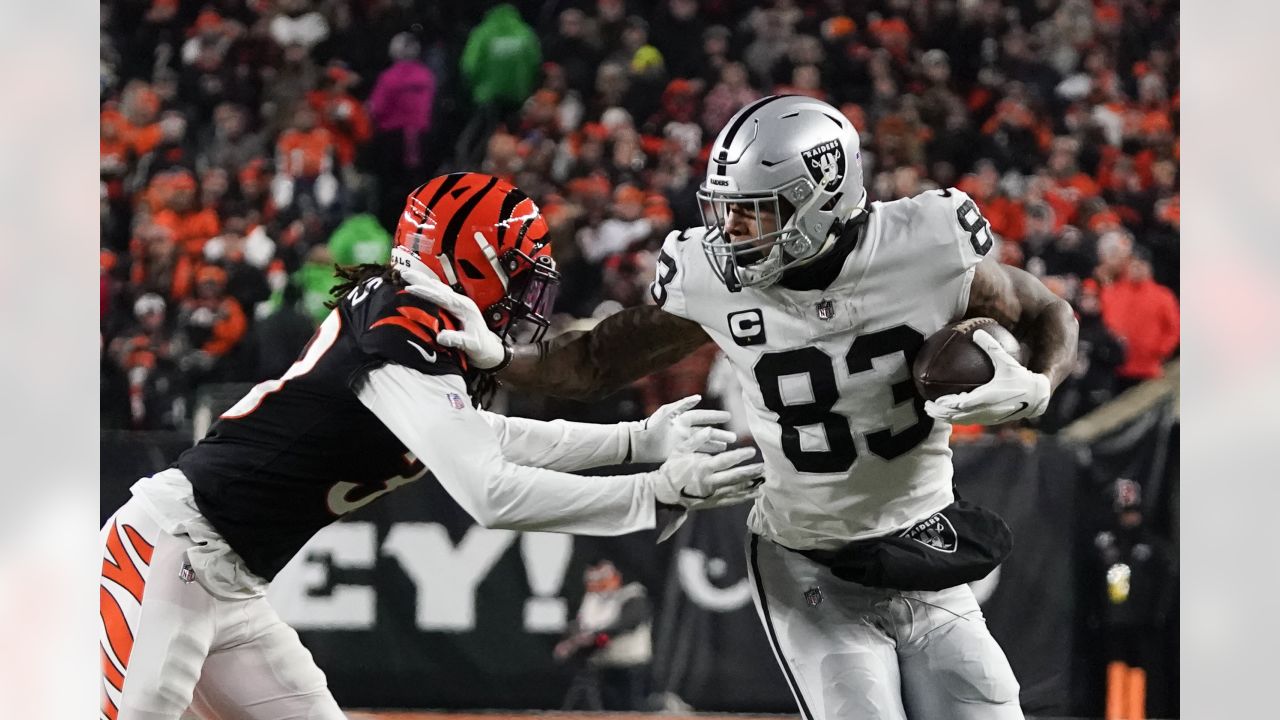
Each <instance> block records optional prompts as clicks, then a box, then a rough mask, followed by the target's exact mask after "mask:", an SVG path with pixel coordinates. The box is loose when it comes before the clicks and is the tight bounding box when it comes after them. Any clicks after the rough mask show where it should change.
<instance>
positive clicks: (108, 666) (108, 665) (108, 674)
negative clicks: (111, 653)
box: [98, 646, 124, 690]
mask: <svg viewBox="0 0 1280 720" xmlns="http://www.w3.org/2000/svg"><path fill="white" fill-rule="evenodd" d="M98 651H99V653H101V655H102V676H103V677H104V678H106V679H107V682H108V683H110V684H111V687H113V688H115V689H116V690H123V689H124V675H123V674H122V673H121V672H120V669H119V668H117V667H116V664H115V663H113V662H111V658H110V657H108V656H107V649H106V648H104V647H102V646H98Z"/></svg>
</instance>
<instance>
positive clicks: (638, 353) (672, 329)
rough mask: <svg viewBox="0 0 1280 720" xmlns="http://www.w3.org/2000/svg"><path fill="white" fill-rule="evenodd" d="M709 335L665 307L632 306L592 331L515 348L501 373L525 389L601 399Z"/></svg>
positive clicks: (681, 355)
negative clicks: (672, 313) (511, 357)
mask: <svg viewBox="0 0 1280 720" xmlns="http://www.w3.org/2000/svg"><path fill="white" fill-rule="evenodd" d="M709 339H710V338H708V337H707V334H706V332H705V331H704V330H703V329H702V328H701V326H699V325H698V324H697V323H694V322H691V321H689V320H685V319H683V318H678V317H676V316H674V315H671V314H669V313H666V312H663V311H662V310H661V309H660V308H657V307H653V306H649V305H646V306H642V307H634V308H628V309H626V310H623V311H622V312H620V313H617V314H615V315H611V316H609V317H607V318H605V319H604V320H602V321H600V324H598V325H596V326H595V327H594V328H593V329H591V330H590V331H588V332H585V333H566V334H565V335H561V336H559V337H557V338H554V339H552V340H550V341H547V342H544V343H539V344H537V345H527V346H521V347H518V348H516V350H515V355H514V358H513V359H512V361H511V364H510V365H508V366H507V368H506V369H505V370H503V371H502V372H501V373H500V374H499V377H500V378H501V379H502V380H503V381H504V382H507V383H509V384H511V385H512V386H514V387H516V388H518V389H520V390H525V391H531V392H538V393H542V394H546V395H556V396H559V397H568V398H574V399H579V400H589V399H596V398H600V397H603V396H605V395H608V394H610V393H612V392H615V391H617V390H619V389H621V388H622V387H625V386H626V385H628V384H630V383H632V382H634V381H636V380H638V379H640V378H642V377H644V376H645V375H648V374H649V373H651V372H654V371H656V370H661V369H662V368H665V367H668V366H669V365H671V364H672V363H675V362H677V361H679V360H680V359H682V358H684V357H685V356H687V355H688V354H689V353H691V352H693V351H694V350H697V349H698V348H699V347H701V346H702V345H703V344H705V343H706V342H707V341H708V340H709Z"/></svg>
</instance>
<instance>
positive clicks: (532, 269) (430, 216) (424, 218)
mask: <svg viewBox="0 0 1280 720" xmlns="http://www.w3.org/2000/svg"><path fill="white" fill-rule="evenodd" d="M391 256H392V263H394V264H396V265H398V266H401V267H407V268H411V269H416V270H419V271H421V270H423V267H424V266H425V268H426V269H427V270H430V271H431V272H432V273H433V274H434V275H435V276H436V277H437V278H439V279H440V280H441V282H445V283H448V284H449V286H450V287H452V288H453V290H454V292H458V293H461V294H463V295H466V296H467V297H469V298H471V299H472V300H473V301H474V302H475V304H476V306H477V307H479V308H480V310H481V312H483V313H484V317H485V321H486V323H487V324H488V325H489V329H491V330H493V331H494V332H495V333H497V334H498V335H500V336H502V337H504V338H505V337H506V336H507V335H508V334H509V333H510V332H511V330H512V328H513V327H514V326H515V325H516V324H517V322H518V321H521V320H524V321H527V322H529V323H530V324H532V325H533V337H532V338H530V339H531V340H532V341H537V340H539V339H541V337H542V335H543V334H544V333H545V332H546V329H547V326H548V325H549V324H550V321H549V320H548V318H547V316H548V315H549V314H550V309H551V306H552V303H553V301H554V299H555V290H556V286H557V285H558V283H559V282H560V273H559V272H557V271H556V264H555V261H554V260H553V259H552V258H551V246H550V238H549V236H548V229H547V222H546V220H544V219H543V218H542V211H541V210H539V209H538V206H537V205H536V204H534V202H533V200H532V199H531V198H530V197H529V196H528V195H526V194H525V193H523V192H522V191H521V190H520V189H519V188H517V187H515V186H514V185H512V184H511V183H508V182H506V181H505V180H501V179H499V178H496V177H493V176H490V175H482V174H480V173H473V172H462V173H452V174H450V175H442V176H440V177H437V178H434V179H432V180H430V181H428V182H427V183H426V184H425V185H422V186H421V187H419V188H418V189H416V190H414V191H413V192H411V193H409V197H408V198H407V199H406V201H405V206H404V212H403V213H401V215H400V221H399V222H398V223H397V224H396V235H395V247H394V248H393V249H392V253H391Z"/></svg>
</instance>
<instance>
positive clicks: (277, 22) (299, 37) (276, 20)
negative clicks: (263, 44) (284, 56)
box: [270, 0, 329, 50]
mask: <svg viewBox="0 0 1280 720" xmlns="http://www.w3.org/2000/svg"><path fill="white" fill-rule="evenodd" d="M275 5H276V8H277V9H278V11H279V12H278V13H277V14H276V16H275V17H273V18H271V24H270V28H271V39H272V40H275V42H276V44H277V45H279V46H281V47H289V46H295V47H299V48H303V49H306V50H310V49H311V48H313V47H315V46H316V45H318V44H320V42H322V41H323V40H324V39H325V38H327V37H329V22H328V21H327V20H326V19H325V17H324V15H322V14H321V13H320V12H318V11H317V10H315V9H314V8H313V7H312V6H311V2H310V0H277V2H276V3H275Z"/></svg>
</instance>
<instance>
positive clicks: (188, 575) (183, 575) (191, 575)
mask: <svg viewBox="0 0 1280 720" xmlns="http://www.w3.org/2000/svg"><path fill="white" fill-rule="evenodd" d="M178 579H179V580H181V581H182V582H184V583H191V582H195V579H196V571H195V570H194V569H192V567H191V563H189V562H187V561H186V560H183V561H182V569H181V570H179V571H178Z"/></svg>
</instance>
